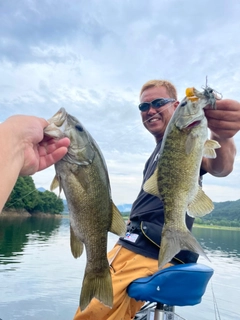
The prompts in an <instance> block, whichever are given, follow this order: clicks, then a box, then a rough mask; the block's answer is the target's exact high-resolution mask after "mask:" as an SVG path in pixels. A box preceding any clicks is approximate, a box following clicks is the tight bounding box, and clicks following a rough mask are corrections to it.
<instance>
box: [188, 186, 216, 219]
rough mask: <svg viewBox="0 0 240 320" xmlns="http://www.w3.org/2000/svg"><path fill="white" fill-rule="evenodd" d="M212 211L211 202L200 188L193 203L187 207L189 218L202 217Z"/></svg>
mask: <svg viewBox="0 0 240 320" xmlns="http://www.w3.org/2000/svg"><path fill="white" fill-rule="evenodd" d="M213 209H214V205H213V202H212V200H211V199H210V198H209V197H208V196H207V195H206V194H205V192H204V191H203V190H202V188H201V187H200V186H198V192H197V194H196V196H195V198H194V199H193V201H192V202H191V203H190V204H189V205H188V209H187V213H188V215H189V216H191V217H203V216H205V215H206V214H208V213H210V212H211V211H212V210H213Z"/></svg>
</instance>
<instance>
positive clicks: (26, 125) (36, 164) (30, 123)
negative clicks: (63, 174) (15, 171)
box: [4, 115, 70, 175]
mask: <svg viewBox="0 0 240 320" xmlns="http://www.w3.org/2000/svg"><path fill="white" fill-rule="evenodd" d="M4 124H5V126H6V125H8V126H9V127H10V128H11V131H12V133H13V135H14V137H15V142H16V143H17V146H18V148H20V149H19V150H20V152H19V155H20V158H19V161H20V164H19V165H20V172H19V174H20V175H31V174H34V173H35V172H37V171H40V170H43V169H45V168H47V167H49V166H51V165H52V164H54V163H56V162H57V161H59V160H60V159H61V158H62V157H63V156H64V155H65V154H66V153H67V147H68V146H69V144H70V140H69V139H68V138H63V139H61V140H54V139H52V138H50V137H46V136H44V131H43V129H44V128H45V127H46V126H47V125H48V122H47V121H46V120H45V119H43V118H38V117H34V116H23V115H17V116H12V117H10V118H8V119H7V120H6V121H5V123H4Z"/></svg>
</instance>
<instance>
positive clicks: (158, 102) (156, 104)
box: [152, 99, 166, 108]
mask: <svg viewBox="0 0 240 320" xmlns="http://www.w3.org/2000/svg"><path fill="white" fill-rule="evenodd" d="M164 104H166V102H165V100H164V99H156V100H153V101H152V106H153V108H160V107H162V106H163V105H164Z"/></svg>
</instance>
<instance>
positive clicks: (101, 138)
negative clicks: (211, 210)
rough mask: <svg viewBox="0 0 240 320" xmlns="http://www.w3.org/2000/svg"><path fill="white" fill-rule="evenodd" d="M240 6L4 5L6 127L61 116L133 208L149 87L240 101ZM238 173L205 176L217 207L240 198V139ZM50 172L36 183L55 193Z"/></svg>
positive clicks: (51, 0)
mask: <svg viewBox="0 0 240 320" xmlns="http://www.w3.org/2000/svg"><path fill="white" fill-rule="evenodd" d="M239 15H240V1H239V0H219V1H217V2H216V1H215V0H201V1H190V0H147V1H145V0H142V1H139V0H102V1H99V0H85V1H83V0H71V1H70V0H41V1H40V0H39V1H37V0H21V1H15V0H8V1H6V0H5V1H4V0H0V107H1V115H0V121H3V120H4V119H6V118H7V117H8V116H10V115H12V114H16V113H21V114H33V115H37V116H42V117H44V118H50V117H51V116H52V115H53V114H54V113H56V111H57V110H58V109H59V108H60V107H65V108H66V110H67V112H68V113H70V114H72V115H74V116H76V117H77V118H78V119H79V120H80V121H81V122H82V123H83V124H84V125H85V127H86V128H87V129H88V131H89V132H90V133H91V134H92V136H93V137H94V138H95V140H96V141H97V142H98V144H99V146H100V148H101V150H102V152H103V154H104V156H105V159H106V162H107V165H108V169H109V174H110V179H111V186H112V194H113V199H114V201H115V203H116V204H120V203H132V202H133V201H134V199H135V197H136V195H137V193H138V191H139V188H140V184H141V178H142V170H143V166H144V163H145V161H146V160H147V158H148V156H149V155H150V153H151V151H152V150H153V148H154V146H155V142H154V138H153V137H152V136H151V135H150V134H149V133H148V132H147V131H146V130H145V129H144V128H143V126H142V124H141V120H140V115H139V112H138V108H137V105H138V95H139V90H140V88H141V86H142V84H143V83H144V82H146V81H147V80H150V79H155V78H157V79H167V80H170V81H172V82H173V83H174V84H175V85H176V87H177V89H178V92H179V99H182V98H183V96H184V92H185V89H186V88H187V87H192V86H194V87H195V88H197V89H201V87H202V86H204V85H205V79H206V76H208V83H209V85H210V86H211V87H213V88H214V89H215V90H217V91H219V92H221V93H222V95H223V97H224V98H231V99H235V100H240V72H239V70H240V40H239V30H240V19H239ZM236 144H237V146H238V149H239V151H238V155H237V158H236V161H235V168H234V171H233V172H232V173H231V174H230V175H229V176H228V177H226V178H214V177H211V176H210V175H208V176H207V177H205V179H204V190H205V191H206V193H207V194H208V195H209V196H210V197H211V198H212V199H213V201H226V200H236V199H239V198H240V183H239V176H240V147H239V146H240V135H239V134H237V135H236ZM53 177H54V168H53V167H52V168H49V169H47V170H45V171H43V172H40V173H37V174H36V175H34V176H33V178H34V181H35V184H36V187H40V186H42V187H44V188H46V189H49V186H50V183H51V180H52V178H53Z"/></svg>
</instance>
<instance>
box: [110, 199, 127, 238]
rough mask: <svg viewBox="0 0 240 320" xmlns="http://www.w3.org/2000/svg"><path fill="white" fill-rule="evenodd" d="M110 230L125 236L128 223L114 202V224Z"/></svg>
mask: <svg viewBox="0 0 240 320" xmlns="http://www.w3.org/2000/svg"><path fill="white" fill-rule="evenodd" d="M109 231H110V232H112V233H115V234H117V235H118V236H124V235H125V233H126V223H125V221H124V220H123V217H122V216H121V213H120V211H119V210H118V208H117V207H116V206H115V204H114V203H113V202H112V224H111V227H110V230H109Z"/></svg>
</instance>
